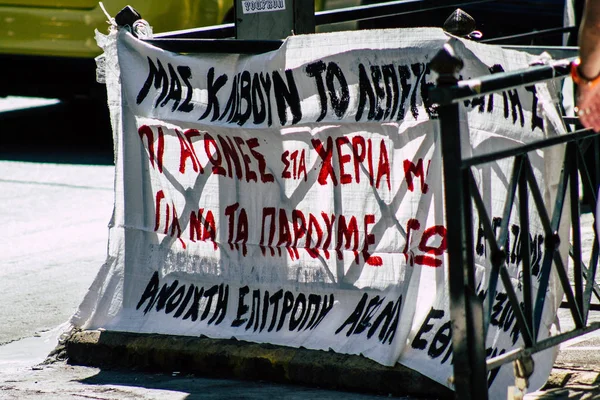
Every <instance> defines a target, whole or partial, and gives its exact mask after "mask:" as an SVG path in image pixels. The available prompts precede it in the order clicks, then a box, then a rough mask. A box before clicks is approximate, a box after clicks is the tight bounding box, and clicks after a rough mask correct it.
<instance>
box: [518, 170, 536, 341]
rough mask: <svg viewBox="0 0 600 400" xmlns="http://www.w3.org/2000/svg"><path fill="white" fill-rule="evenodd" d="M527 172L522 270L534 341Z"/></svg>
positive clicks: (522, 194) (522, 187)
mask: <svg viewBox="0 0 600 400" xmlns="http://www.w3.org/2000/svg"><path fill="white" fill-rule="evenodd" d="M525 175H526V174H521V175H520V176H519V222H520V224H521V252H520V253H521V271H522V274H523V303H524V304H523V306H524V310H523V311H524V314H525V321H526V323H527V326H528V327H529V329H530V331H531V335H532V337H533V341H534V342H535V341H536V340H537V332H536V331H535V329H533V303H532V302H533V300H532V284H531V242H530V240H529V193H528V191H527V177H526V176H525ZM517 262H518V261H517Z"/></svg>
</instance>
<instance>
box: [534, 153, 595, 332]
mask: <svg viewBox="0 0 600 400" xmlns="http://www.w3.org/2000/svg"><path fill="white" fill-rule="evenodd" d="M570 145H571V144H568V145H567V148H566V151H565V164H564V165H565V167H564V169H563V172H564V171H569V169H570V168H572V164H573V155H572V149H571V151H569V150H570V149H569V148H570V147H571V146H570ZM525 168H526V170H527V172H526V175H527V181H528V182H529V188H530V189H531V194H532V196H533V199H534V202H535V205H536V208H537V211H538V213H539V216H540V220H541V222H542V226H543V227H544V231H545V232H546V235H547V238H546V244H547V245H548V246H547V253H546V254H544V261H546V258H550V259H553V260H554V264H555V266H556V272H557V275H558V278H559V280H560V283H561V285H562V288H563V290H564V294H565V296H566V297H567V301H568V302H569V303H570V304H571V307H570V311H571V315H572V317H573V321H574V322H575V325H576V326H577V328H582V327H583V318H582V316H581V310H580V309H579V308H577V302H576V301H575V296H574V294H573V290H572V289H571V285H570V282H569V277H568V275H567V270H566V268H565V266H564V265H563V262H562V259H561V257H560V253H559V252H558V251H557V250H558V246H559V245H560V237H559V236H558V226H559V224H560V219H561V216H562V210H563V206H564V199H565V196H566V189H567V187H566V185H564V186H563V187H562V189H563V190H562V192H558V193H557V196H556V202H555V208H554V213H553V216H552V222H550V219H549V218H548V213H547V212H546V209H545V207H544V200H543V198H542V194H541V191H540V188H539V186H538V185H537V181H536V180H535V176H534V174H533V170H532V168H531V165H530V164H529V163H528V162H527V163H525ZM563 177H564V179H565V182H561V183H566V184H568V182H567V181H568V180H569V173H568V172H567V173H564V174H563V176H561V178H563ZM551 266H552V263H551V262H548V264H547V265H544V266H543V267H542V271H543V272H544V275H545V276H543V277H542V280H541V282H540V287H539V288H538V294H537V300H536V307H535V322H536V331H538V332H539V329H540V325H541V319H542V312H543V308H544V303H545V299H546V290H547V289H548V283H549V278H550V268H551ZM542 288H543V291H542Z"/></svg>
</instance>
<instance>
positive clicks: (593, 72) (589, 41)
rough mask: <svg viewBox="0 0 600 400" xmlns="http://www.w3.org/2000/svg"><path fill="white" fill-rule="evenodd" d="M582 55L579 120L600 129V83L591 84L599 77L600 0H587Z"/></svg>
mask: <svg viewBox="0 0 600 400" xmlns="http://www.w3.org/2000/svg"><path fill="white" fill-rule="evenodd" d="M579 58H580V64H579V67H578V75H579V76H580V77H581V78H582V79H581V82H580V83H579V84H578V97H577V108H578V115H579V120H580V121H581V123H582V124H583V126H585V127H586V128H592V129H594V130H595V131H600V83H599V84H590V82H591V81H593V80H594V79H596V78H598V77H599V76H600V0H586V2H585V7H584V12H583V19H582V21H581V26H580V28H579Z"/></svg>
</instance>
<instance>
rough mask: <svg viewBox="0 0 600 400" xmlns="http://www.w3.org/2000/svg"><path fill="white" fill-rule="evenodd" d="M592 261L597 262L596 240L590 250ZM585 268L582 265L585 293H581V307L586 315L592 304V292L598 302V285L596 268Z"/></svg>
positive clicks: (599, 288) (599, 290)
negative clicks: (582, 300)
mask: <svg viewBox="0 0 600 400" xmlns="http://www.w3.org/2000/svg"><path fill="white" fill-rule="evenodd" d="M591 258H592V259H594V263H597V262H598V242H597V241H596V240H594V245H593V250H592V257H591ZM590 269H591V272H590ZM590 269H588V268H586V267H585V265H582V274H583V277H584V278H585V282H586V285H585V291H584V292H583V295H584V303H583V305H584V306H585V309H584V311H585V312H586V313H588V312H589V310H590V307H591V303H592V292H594V295H595V296H596V299H597V300H600V286H598V284H597V283H596V271H597V268H596V267H594V268H590Z"/></svg>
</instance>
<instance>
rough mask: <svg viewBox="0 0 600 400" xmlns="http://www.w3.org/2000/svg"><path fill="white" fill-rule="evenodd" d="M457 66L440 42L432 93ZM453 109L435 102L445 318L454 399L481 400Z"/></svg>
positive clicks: (478, 336)
mask: <svg viewBox="0 0 600 400" xmlns="http://www.w3.org/2000/svg"><path fill="white" fill-rule="evenodd" d="M462 67H463V62H462V60H461V59H459V58H458V57H456V55H455V54H454V49H453V48H452V46H451V45H450V44H449V43H446V44H445V45H444V47H443V49H442V50H440V51H439V52H438V54H437V55H436V56H435V57H434V58H433V59H432V61H431V69H432V70H434V71H435V72H437V73H438V75H439V76H438V80H437V90H438V91H439V90H443V89H444V88H447V87H449V86H453V85H455V84H456V83H457V82H458V77H457V74H458V72H459V71H460V70H461V69H462ZM458 107H459V105H458V104H457V103H452V102H448V103H443V104H440V106H439V109H438V112H439V118H440V120H439V121H440V133H441V134H440V136H441V137H440V140H441V146H442V158H443V166H444V202H445V209H446V213H445V214H446V229H447V231H448V235H447V244H448V260H449V267H448V282H449V292H450V317H451V319H452V347H453V357H454V358H453V364H454V387H455V391H456V398H457V399H460V400H470V399H473V400H475V399H477V400H482V399H487V398H488V387H487V370H486V363H485V338H484V329H483V307H482V302H481V300H480V299H479V298H477V295H476V293H475V282H474V279H475V275H474V271H473V243H472V241H473V239H472V237H473V236H472V227H473V224H472V216H471V214H472V208H471V202H470V195H469V190H468V186H467V187H465V186H464V185H465V184H467V183H468V180H467V179H466V178H465V176H464V175H463V174H464V173H465V172H464V171H467V170H464V169H463V168H461V163H462V156H461V149H460V146H461V140H460V120H459V108H458Z"/></svg>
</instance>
